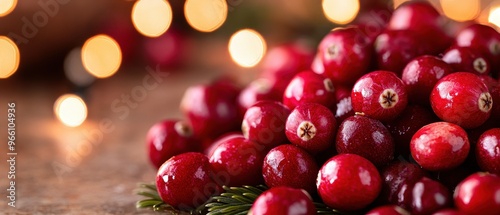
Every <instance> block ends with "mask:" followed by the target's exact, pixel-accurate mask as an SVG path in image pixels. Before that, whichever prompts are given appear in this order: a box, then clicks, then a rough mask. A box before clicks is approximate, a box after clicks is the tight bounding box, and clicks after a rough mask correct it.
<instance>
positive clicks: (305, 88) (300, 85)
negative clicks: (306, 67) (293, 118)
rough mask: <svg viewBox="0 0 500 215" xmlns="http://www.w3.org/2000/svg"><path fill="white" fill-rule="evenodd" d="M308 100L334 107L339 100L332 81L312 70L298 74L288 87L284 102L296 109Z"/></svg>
mask: <svg viewBox="0 0 500 215" xmlns="http://www.w3.org/2000/svg"><path fill="white" fill-rule="evenodd" d="M308 102H313V103H318V104H322V105H324V106H326V107H328V108H330V109H334V108H335V107H336V106H335V105H336V104H337V101H335V88H334V86H333V83H332V81H331V80H330V79H329V78H326V77H324V76H323V75H319V74H316V73H314V72H311V71H304V72H301V73H299V74H297V75H296V76H295V77H294V78H293V79H292V80H291V81H290V83H289V84H288V86H287V87H286V90H285V93H284V94H283V103H284V104H285V105H286V106H288V107H289V108H290V109H294V108H295V107H296V106H297V105H299V104H303V103H308Z"/></svg>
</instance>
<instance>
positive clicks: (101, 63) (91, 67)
mask: <svg viewBox="0 0 500 215" xmlns="http://www.w3.org/2000/svg"><path fill="white" fill-rule="evenodd" d="M82 62H83V66H84V67H85V69H86V70H87V71H88V72H89V73H90V74H92V75H93V76H95V77H97V78H107V77H110V76H112V75H113V74H115V73H116V72H117V71H118V69H119V68H120V65H121V62H122V52H121V49H120V46H119V45H118V43H117V42H116V41H115V40H114V39H113V38H111V37H109V36H107V35H104V34H99V35H96V36H93V37H91V38H89V39H88V40H87V41H85V43H84V44H83V48H82Z"/></svg>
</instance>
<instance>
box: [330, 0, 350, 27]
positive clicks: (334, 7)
mask: <svg viewBox="0 0 500 215" xmlns="http://www.w3.org/2000/svg"><path fill="white" fill-rule="evenodd" d="M322 6H323V13H324V14H325V16H326V18H327V19H328V20H330V21H331V22H333V23H336V24H347V23H349V22H351V21H352V20H353V19H354V18H356V15H358V12H359V0H323V3H322Z"/></svg>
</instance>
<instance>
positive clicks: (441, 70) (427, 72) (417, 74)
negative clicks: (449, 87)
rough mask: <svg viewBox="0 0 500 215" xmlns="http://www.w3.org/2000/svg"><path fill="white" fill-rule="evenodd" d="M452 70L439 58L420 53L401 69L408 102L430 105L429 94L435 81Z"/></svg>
mask: <svg viewBox="0 0 500 215" xmlns="http://www.w3.org/2000/svg"><path fill="white" fill-rule="evenodd" d="M452 72H453V68H452V67H451V66H450V65H448V64H447V63H446V62H444V61H442V60H441V59H439V58H437V57H435V56H431V55H422V56H420V57H416V58H415V59H413V60H411V61H410V62H409V63H408V64H407V65H406V67H405V68H404V69H403V74H402V75H401V80H403V83H405V84H406V89H407V91H408V99H409V102H413V103H416V104H421V105H426V106H427V105H430V102H429V96H430V95H431V91H432V88H433V87H434V85H435V84H436V82H437V81H438V80H439V79H441V78H442V77H444V76H446V75H448V74H450V73H452Z"/></svg>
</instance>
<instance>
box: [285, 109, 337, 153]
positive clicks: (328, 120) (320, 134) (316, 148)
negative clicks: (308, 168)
mask: <svg viewBox="0 0 500 215" xmlns="http://www.w3.org/2000/svg"><path fill="white" fill-rule="evenodd" d="M285 128H286V132H285V133H286V137H287V138H288V140H290V142H291V143H293V144H294V145H297V146H299V147H301V148H303V149H305V150H306V151H308V152H310V153H312V154H316V153H318V152H321V151H323V150H325V149H327V148H328V147H329V146H331V145H332V144H333V142H334V140H335V131H336V128H337V121H336V120H335V116H334V115H333V113H332V112H331V111H330V110H329V109H328V108H326V107H325V106H323V105H320V104H316V103H305V104H301V105H298V106H297V107H296V108H295V109H294V110H293V111H292V113H291V114H290V115H289V116H288V119H287V120H286V126H285Z"/></svg>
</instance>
